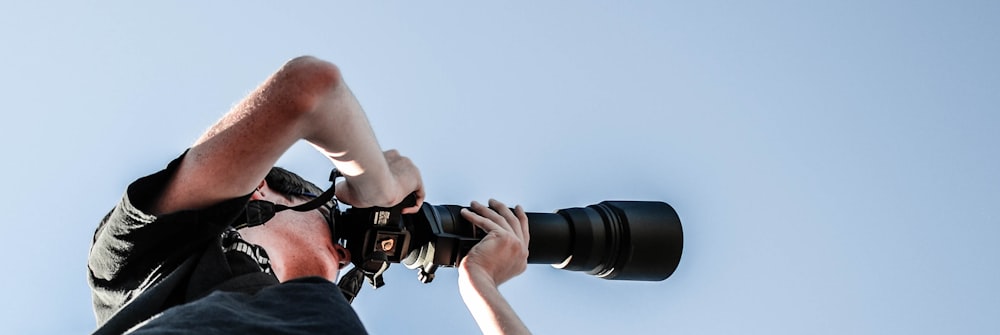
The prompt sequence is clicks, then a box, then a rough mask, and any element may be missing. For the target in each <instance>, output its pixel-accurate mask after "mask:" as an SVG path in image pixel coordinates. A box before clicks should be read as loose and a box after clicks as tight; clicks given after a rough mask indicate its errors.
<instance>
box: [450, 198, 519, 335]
mask: <svg viewBox="0 0 1000 335" xmlns="http://www.w3.org/2000/svg"><path fill="white" fill-rule="evenodd" d="M471 207H472V210H469V209H462V217H464V218H465V219H466V220H469V222H472V223H473V224H475V225H476V226H477V227H479V228H481V229H483V230H484V231H485V232H486V237H484V238H483V239H482V240H481V241H479V243H477V244H476V245H475V246H474V247H472V249H471V250H469V253H468V255H466V256H465V258H464V259H462V262H461V264H460V265H459V277H458V280H459V289H460V292H461V293H462V299H463V300H464V301H465V304H466V305H467V306H468V307H469V311H470V312H472V316H473V317H474V318H475V319H476V323H478V324H479V328H480V329H481V330H482V331H483V333H484V334H528V333H529V331H528V328H527V327H525V325H524V323H523V322H521V320H520V319H519V318H518V317H517V314H516V313H514V310H513V309H512V308H511V307H510V305H509V304H508V303H507V301H506V299H504V298H503V296H501V295H500V291H499V290H498V289H497V287H498V286H499V285H500V284H502V283H504V282H506V281H507V280H509V279H511V278H514V277H515V276H517V275H519V274H521V273H522V272H524V270H525V268H527V266H528V240H529V237H530V236H529V234H528V217H527V215H525V213H524V209H523V208H521V206H517V207H516V208H515V209H514V211H513V212H512V211H511V210H510V209H509V208H507V206H506V205H504V204H503V203H501V202H499V201H496V200H492V199H491V200H490V201H489V207H486V206H483V205H482V204H480V203H478V202H472V205H471Z"/></svg>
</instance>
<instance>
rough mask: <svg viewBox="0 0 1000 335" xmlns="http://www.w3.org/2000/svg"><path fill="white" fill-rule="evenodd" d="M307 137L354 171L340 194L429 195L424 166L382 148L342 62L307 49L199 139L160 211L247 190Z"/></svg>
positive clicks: (372, 197) (379, 199) (390, 200)
mask: <svg viewBox="0 0 1000 335" xmlns="http://www.w3.org/2000/svg"><path fill="white" fill-rule="evenodd" d="M300 139H305V140H307V141H309V142H310V143H311V144H313V146H315V147H316V148H317V149H318V150H319V151H320V152H321V153H323V154H324V155H326V156H327V157H328V158H329V159H330V160H331V161H332V162H333V164H334V165H335V166H336V167H337V168H338V169H339V170H340V171H341V172H343V173H344V174H345V175H346V176H347V178H346V179H347V183H346V185H344V186H345V187H343V190H340V189H341V188H340V187H338V196H342V197H343V198H344V200H345V201H347V202H349V203H351V204H352V205H355V206H361V207H368V206H384V207H389V206H392V205H395V204H396V203H398V202H400V201H402V199H403V198H404V197H405V196H406V195H407V194H409V193H410V192H413V191H417V192H418V195H419V196H420V200H421V201H422V200H423V199H422V196H423V191H422V185H421V184H420V176H419V171H417V169H416V167H414V166H413V165H412V163H410V162H409V160H408V159H406V158H405V157H401V156H399V155H398V154H396V153H395V152H388V153H383V152H382V151H381V149H380V148H379V145H378V142H377V141H376V139H375V135H374V133H373V131H372V129H371V126H370V125H369V123H368V119H367V117H365V114H364V111H363V110H362V109H361V105H360V104H359V103H358V101H357V99H356V98H355V97H354V95H353V94H352V93H351V91H350V89H349V88H348V87H347V84H346V83H345V82H344V80H343V78H342V77H341V73H340V70H339V69H338V68H337V67H336V66H334V65H333V64H331V63H328V62H325V61H322V60H319V59H316V58H313V57H299V58H296V59H293V60H291V61H289V62H288V63H286V64H285V65H284V66H283V67H282V68H281V69H279V70H278V71H277V72H275V73H274V74H273V75H271V77H269V78H268V79H267V80H266V81H265V82H264V83H263V84H261V85H260V86H259V87H258V88H257V89H256V90H255V91H254V92H253V93H251V94H250V95H249V96H247V97H246V98H245V99H244V100H243V101H242V102H240V103H239V104H238V105H237V106H236V107H234V108H233V109H232V110H231V111H230V112H229V113H227V114H226V115H225V116H224V117H223V118H222V119H221V120H219V121H218V122H217V123H216V124H215V125H213V126H212V127H211V128H210V129H209V130H208V131H207V132H206V133H205V134H204V135H202V136H201V138H199V139H198V140H197V141H196V142H195V144H194V146H192V147H191V149H190V151H189V152H188V153H187V155H186V156H185V158H184V160H183V161H182V162H181V165H180V167H179V168H178V171H177V172H176V174H175V175H174V177H173V178H172V180H171V182H170V184H169V185H168V187H167V189H166V191H165V193H164V194H163V195H162V196H161V197H160V199H159V201H158V202H157V205H156V207H155V209H154V212H155V213H156V214H161V213H169V212H173V211H177V210H183V209H196V208H203V207H206V206H208V205H211V204H214V203H217V202H219V201H222V200H226V199H231V198H234V197H237V196H241V195H246V194H248V193H250V192H251V191H253V190H254V189H255V188H256V187H258V185H259V184H260V182H261V180H263V179H264V176H266V175H267V172H268V171H269V170H270V168H271V167H272V166H273V165H274V163H275V162H277V160H278V158H280V157H281V155H282V154H284V153H285V151H286V150H288V148H290V147H291V146H292V145H293V144H295V142H296V141H298V140H300ZM387 157H389V158H390V159H391V160H387ZM416 208H419V203H418V207H416ZM412 210H415V209H411V211H412Z"/></svg>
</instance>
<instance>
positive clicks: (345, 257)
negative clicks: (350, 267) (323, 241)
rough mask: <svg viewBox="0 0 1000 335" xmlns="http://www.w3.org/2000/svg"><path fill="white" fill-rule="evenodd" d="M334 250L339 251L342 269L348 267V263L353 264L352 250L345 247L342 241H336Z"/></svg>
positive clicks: (339, 261) (338, 257)
mask: <svg viewBox="0 0 1000 335" xmlns="http://www.w3.org/2000/svg"><path fill="white" fill-rule="evenodd" d="M333 251H334V252H336V253H337V259H338V263H339V265H340V269H341V270H343V269H344V268H345V267H347V264H351V252H350V251H348V250H347V248H344V246H342V245H340V243H334V244H333Z"/></svg>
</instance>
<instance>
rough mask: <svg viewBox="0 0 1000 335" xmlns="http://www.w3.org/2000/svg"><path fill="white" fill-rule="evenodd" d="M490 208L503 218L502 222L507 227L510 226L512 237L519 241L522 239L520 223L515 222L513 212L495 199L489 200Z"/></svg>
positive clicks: (515, 218)
mask: <svg viewBox="0 0 1000 335" xmlns="http://www.w3.org/2000/svg"><path fill="white" fill-rule="evenodd" d="M490 208H492V209H493V211H495V212H497V214H500V216H501V217H503V219H504V222H506V223H507V225H508V226H510V228H511V229H510V230H511V231H513V232H514V236H517V237H518V238H519V239H520V238H522V237H523V236H522V235H523V233H522V232H521V231H522V228H521V223H520V222H519V221H518V220H517V217H515V216H514V212H511V211H510V208H508V207H507V205H506V204H504V203H502V202H500V201H499V200H496V199H490Z"/></svg>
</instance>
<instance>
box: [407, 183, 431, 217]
mask: <svg viewBox="0 0 1000 335" xmlns="http://www.w3.org/2000/svg"><path fill="white" fill-rule="evenodd" d="M414 193H416V195H417V203H416V204H415V205H413V207H408V208H404V209H403V214H413V213H417V212H419V211H420V207H421V206H423V205H424V198H425V197H426V191H424V186H423V185H420V186H419V187H418V188H417V191H416V192H414Z"/></svg>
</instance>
